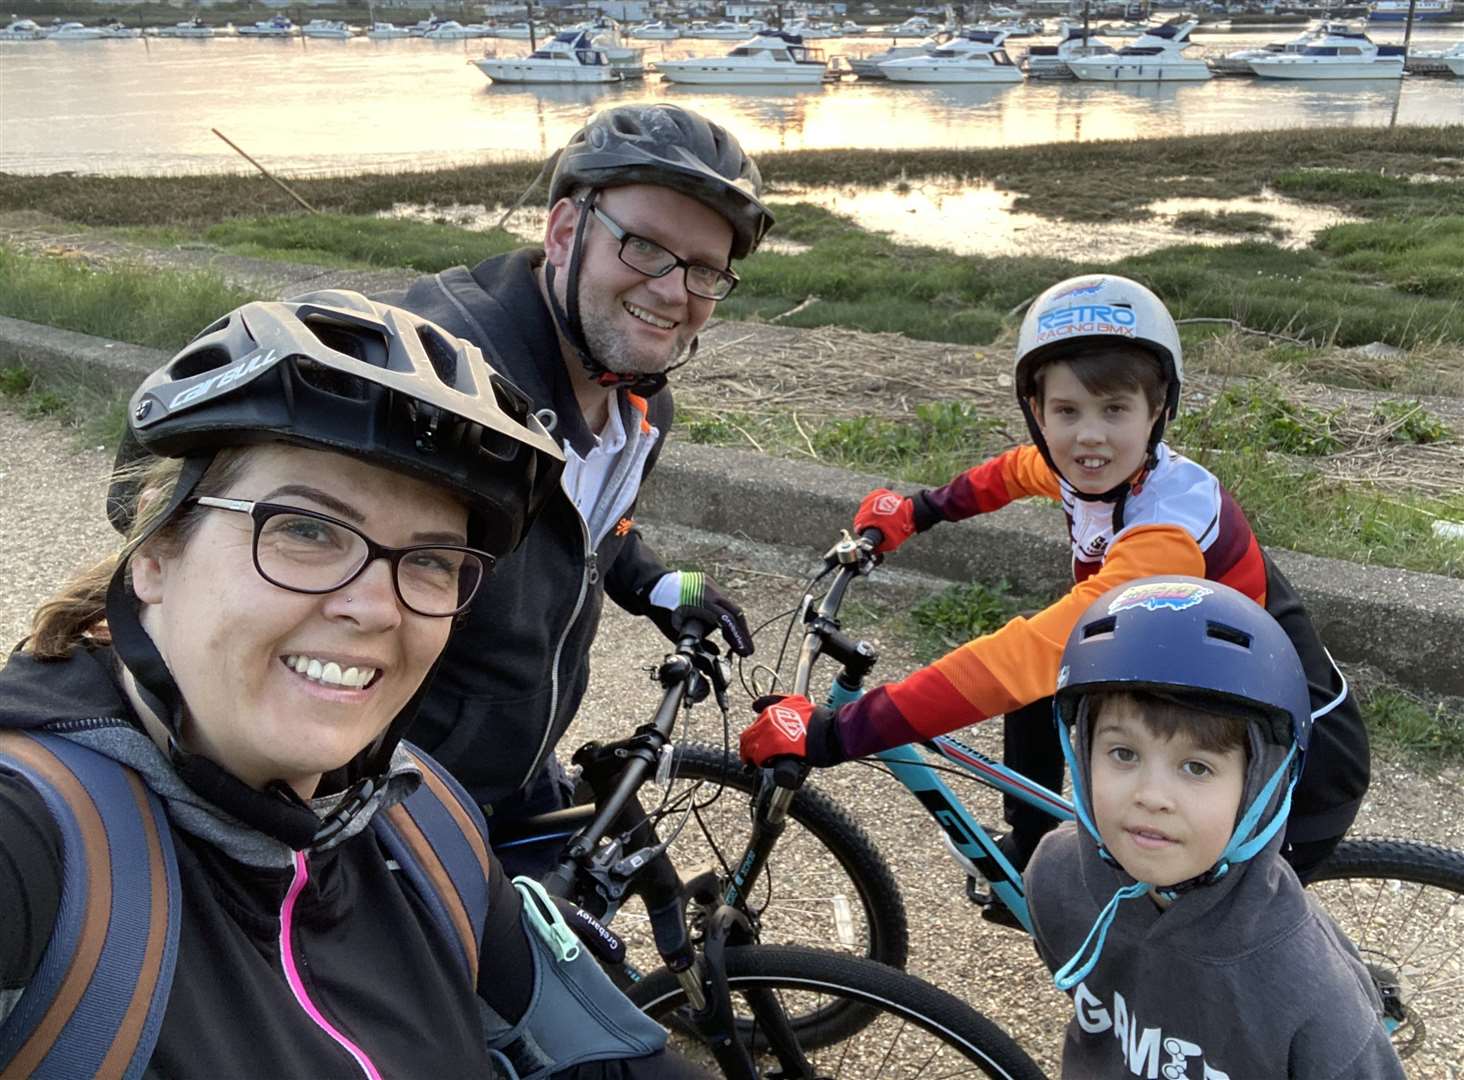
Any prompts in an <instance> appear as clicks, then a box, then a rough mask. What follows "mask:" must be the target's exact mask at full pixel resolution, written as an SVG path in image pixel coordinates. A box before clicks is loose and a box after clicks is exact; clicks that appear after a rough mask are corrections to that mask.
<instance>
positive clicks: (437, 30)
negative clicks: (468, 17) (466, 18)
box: [422, 19, 478, 41]
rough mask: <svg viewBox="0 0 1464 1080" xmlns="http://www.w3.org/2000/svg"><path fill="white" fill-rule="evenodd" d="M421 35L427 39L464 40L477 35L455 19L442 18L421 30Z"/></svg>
mask: <svg viewBox="0 0 1464 1080" xmlns="http://www.w3.org/2000/svg"><path fill="white" fill-rule="evenodd" d="M422 36H423V37H424V38H426V39H427V40H428V41H465V40H467V39H468V38H471V37H477V36H478V35H477V33H476V32H474V31H472V30H469V29H468V28H467V27H466V26H464V25H463V24H462V23H460V22H458V21H457V20H456V19H444V20H443V21H442V22H439V23H438V24H437V25H436V26H434V27H432V28H431V29H430V30H427V31H425V32H423V34H422Z"/></svg>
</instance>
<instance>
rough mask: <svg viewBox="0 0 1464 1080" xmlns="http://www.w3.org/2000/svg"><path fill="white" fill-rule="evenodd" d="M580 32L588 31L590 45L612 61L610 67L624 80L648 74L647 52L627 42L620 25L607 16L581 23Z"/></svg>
mask: <svg viewBox="0 0 1464 1080" xmlns="http://www.w3.org/2000/svg"><path fill="white" fill-rule="evenodd" d="M577 29H580V30H588V31H589V34H590V44H591V45H592V46H594V47H595V48H596V49H599V50H600V51H601V52H603V53H604V54H605V55H606V57H608V58H609V60H610V66H611V67H613V68H614V69H615V71H616V72H617V73H618V74H619V75H620V77H621V78H622V79H639V78H643V77H644V76H645V73H646V63H645V58H646V50H645V49H643V48H641V47H640V46H638V45H630V44H628V43H627V42H626V38H625V33H624V31H623V30H622V29H621V28H620V24H619V23H618V22H616V21H615V20H614V19H612V18H610V17H609V16H606V15H601V16H599V17H598V18H595V19H591V20H590V21H588V22H583V23H580V25H579V26H578V27H577Z"/></svg>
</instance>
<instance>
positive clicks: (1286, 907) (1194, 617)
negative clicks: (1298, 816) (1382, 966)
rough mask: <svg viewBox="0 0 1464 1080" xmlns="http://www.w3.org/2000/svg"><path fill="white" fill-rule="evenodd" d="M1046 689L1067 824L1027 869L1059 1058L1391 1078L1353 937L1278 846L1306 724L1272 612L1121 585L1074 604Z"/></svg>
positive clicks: (1182, 1072) (1189, 589) (1296, 677)
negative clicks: (1068, 773) (1051, 692)
mask: <svg viewBox="0 0 1464 1080" xmlns="http://www.w3.org/2000/svg"><path fill="white" fill-rule="evenodd" d="M1056 700H1057V714H1058V718H1059V720H1060V722H1061V736H1062V746H1063V752H1064V754H1065V756H1066V757H1067V760H1068V765H1069V766H1070V768H1071V769H1072V774H1073V802H1074V806H1075V809H1076V812H1077V818H1078V823H1077V824H1076V825H1065V826H1062V827H1061V828H1059V829H1057V830H1056V831H1055V832H1052V833H1050V834H1048V836H1047V837H1046V838H1045V839H1044V840H1043V841H1042V843H1041V845H1040V846H1039V847H1038V850H1037V853H1036V854H1035V855H1034V856H1033V858H1032V862H1031V865H1030V866H1029V867H1028V869H1027V875H1026V885H1027V896H1028V910H1029V912H1030V914H1031V916H1032V932H1033V936H1034V938H1035V939H1036V942H1037V950H1038V952H1039V953H1040V954H1041V956H1042V958H1043V960H1044V961H1045V962H1046V963H1047V965H1048V967H1050V968H1051V969H1052V970H1053V971H1054V972H1055V975H1054V982H1055V983H1056V984H1057V987H1058V989H1060V990H1064V991H1067V992H1069V993H1071V994H1072V996H1073V1019H1072V1022H1071V1023H1069V1024H1068V1030H1067V1037H1066V1039H1065V1040H1064V1043H1063V1054H1062V1075H1063V1076H1064V1077H1072V1078H1075V1080H1078V1078H1081V1080H1101V1078H1104V1077H1115V1078H1117V1077H1132V1076H1159V1075H1163V1076H1172V1077H1181V1076H1189V1077H1200V1076H1204V1077H1209V1078H1221V1077H1233V1078H1235V1080H1240V1078H1241V1077H1261V1076H1282V1075H1284V1076H1287V1077H1293V1078H1303V1077H1315V1078H1323V1077H1329V1078H1330V1077H1368V1078H1369V1080H1384V1078H1386V1077H1396V1078H1401V1077H1402V1076H1403V1067H1402V1065H1401V1063H1400V1062H1399V1061H1398V1056H1397V1054H1396V1053H1395V1052H1394V1050H1393V1047H1392V1046H1391V1045H1390V1043H1389V1039H1388V1034H1387V1032H1386V1031H1385V1030H1384V1027H1383V1025H1382V1023H1381V1022H1380V1019H1381V1015H1382V1001H1381V1000H1380V999H1379V997H1378V992H1377V989H1376V988H1375V987H1374V985H1373V980H1372V978H1371V977H1370V975H1369V974H1368V971H1367V969H1366V968H1365V967H1364V966H1363V964H1362V961H1361V959H1360V958H1359V957H1358V954H1357V950H1356V949H1355V948H1353V946H1352V945H1351V943H1350V942H1348V941H1347V939H1346V938H1345V937H1344V936H1343V934H1342V933H1341V932H1340V931H1339V930H1338V929H1337V927H1336V926H1335V925H1334V924H1333V923H1332V921H1331V920H1330V919H1329V918H1328V917H1327V915H1326V913H1325V912H1324V911H1323V910H1322V908H1321V906H1320V905H1319V904H1318V903H1317V902H1316V900H1315V899H1313V898H1312V896H1311V895H1310V894H1309V893H1307V892H1306V891H1304V890H1303V889H1302V887H1301V884H1300V882H1299V881H1298V880H1297V877H1296V874H1295V873H1294V872H1293V871H1292V870H1291V869H1290V868H1289V867H1288V866H1287V865H1286V864H1285V862H1284V861H1283V860H1282V859H1281V858H1280V857H1279V853H1278V849H1279V848H1280V846H1281V828H1282V826H1283V825H1284V823H1285V820H1286V814H1287V810H1288V809H1289V807H1290V806H1291V801H1292V791H1293V787H1294V785H1295V783H1296V776H1297V772H1298V771H1299V762H1300V758H1301V755H1302V754H1303V752H1305V751H1306V749H1307V746H1308V744H1309V742H1310V737H1311V734H1312V730H1313V728H1312V716H1311V709H1312V706H1311V695H1310V692H1309V689H1308V686H1307V676H1306V673H1305V672H1304V671H1303V670H1302V666H1301V660H1300V658H1299V657H1298V656H1297V654H1296V650H1295V649H1294V648H1293V647H1292V644H1291V642H1290V640H1288V638H1287V635H1286V632H1285V631H1284V630H1282V629H1281V627H1280V626H1278V625H1277V623H1276V621H1275V620H1274V619H1272V618H1271V617H1270V616H1269V615H1267V614H1266V612H1265V611H1264V610H1263V609H1262V608H1260V607H1259V606H1258V605H1256V604H1255V603H1253V602H1252V601H1251V600H1250V599H1249V598H1247V597H1246V596H1245V595H1243V594H1242V593H1239V592H1237V591H1235V590H1234V589H1230V588H1227V587H1226V586H1224V585H1221V584H1219V583H1218V582H1215V581H1210V580H1204V579H1201V578H1194V577H1184V576H1181V575H1171V576H1165V577H1158V578H1144V579H1140V580H1138V581H1133V582H1129V583H1127V584H1124V585H1120V586H1118V587H1117V588H1115V589H1111V590H1109V591H1108V592H1107V593H1106V594H1104V595H1103V596H1102V597H1100V598H1099V599H1098V601H1097V602H1096V603H1094V604H1093V606H1092V607H1090V608H1088V610H1087V611H1086V612H1084V613H1083V614H1082V615H1081V616H1080V617H1079V619H1078V622H1077V625H1076V626H1075V627H1074V628H1073V632H1072V634H1071V636H1070V637H1069V638H1068V640H1067V647H1066V648H1065V649H1064V651H1063V654H1062V664H1061V667H1060V668H1059V673H1058V691H1057V695H1056ZM1300 971H1305V972H1306V979H1305V990H1304V992H1303V991H1300V990H1298V989H1297V988H1296V973H1297V972H1300ZM1280 987H1286V988H1287V990H1286V992H1282V993H1271V992H1267V989H1266V988H1280ZM1161 1067H1162V1070H1163V1071H1162V1073H1161V1072H1160V1069H1161Z"/></svg>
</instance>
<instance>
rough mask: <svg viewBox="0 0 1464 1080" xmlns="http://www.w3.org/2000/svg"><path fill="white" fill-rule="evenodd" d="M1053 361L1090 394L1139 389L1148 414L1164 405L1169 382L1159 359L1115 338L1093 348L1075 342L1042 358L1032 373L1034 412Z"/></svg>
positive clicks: (1041, 396) (1041, 398) (1116, 392)
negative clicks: (1064, 367) (1035, 402)
mask: <svg viewBox="0 0 1464 1080" xmlns="http://www.w3.org/2000/svg"><path fill="white" fill-rule="evenodd" d="M1054 364H1066V365H1067V366H1068V368H1069V369H1070V370H1071V371H1072V373H1073V377H1074V378H1076V379H1077V380H1078V382H1080V383H1082V384H1083V389H1085V390H1087V391H1088V393H1090V394H1098V395H1105V394H1122V393H1125V392H1127V391H1131V390H1140V391H1142V392H1143V394H1144V400H1145V401H1146V402H1147V403H1148V405H1149V411H1150V412H1151V413H1152V412H1156V411H1157V410H1159V409H1160V408H1162V407H1163V406H1164V401H1165V394H1166V392H1167V391H1168V389H1169V383H1168V381H1167V380H1166V379H1165V378H1164V368H1163V366H1162V365H1161V364H1160V363H1159V358H1158V357H1157V356H1155V355H1154V354H1153V353H1151V352H1150V351H1149V350H1148V349H1142V348H1139V347H1138V346H1136V345H1129V344H1127V343H1125V342H1122V341H1118V342H1112V343H1110V344H1103V345H1098V346H1096V347H1094V346H1086V347H1085V346H1082V345H1075V346H1074V347H1073V348H1072V349H1071V350H1066V351H1063V352H1059V353H1056V354H1055V355H1053V356H1050V357H1048V358H1046V359H1044V360H1043V361H1042V362H1041V363H1040V364H1038V366H1037V370H1036V371H1034V372H1032V385H1033V388H1034V391H1035V392H1034V395H1033V396H1034V397H1035V398H1036V399H1037V409H1036V410H1034V411H1037V412H1041V409H1042V401H1043V392H1044V384H1045V383H1046V381H1047V372H1048V370H1049V369H1050V368H1051V367H1052V365H1054Z"/></svg>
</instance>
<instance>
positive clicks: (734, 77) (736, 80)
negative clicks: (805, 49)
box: [656, 60, 826, 86]
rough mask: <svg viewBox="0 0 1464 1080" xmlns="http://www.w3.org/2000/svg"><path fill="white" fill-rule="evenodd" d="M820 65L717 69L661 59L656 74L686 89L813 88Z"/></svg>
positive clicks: (819, 75)
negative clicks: (738, 87) (724, 87)
mask: <svg viewBox="0 0 1464 1080" xmlns="http://www.w3.org/2000/svg"><path fill="white" fill-rule="evenodd" d="M825 70H826V69H825V68H824V66H823V65H822V64H808V65H806V66H805V65H802V64H799V65H794V64H778V65H776V66H770V67H768V68H750V67H749V68H730V67H718V66H715V65H713V64H707V63H704V62H702V61H690V62H688V61H682V60H663V61H662V62H660V63H659V64H657V65H656V71H657V72H659V73H660V76H661V78H663V79H665V80H666V81H667V82H673V83H685V84H686V85H688V86H817V85H818V84H819V83H821V82H823V79H824V72H825Z"/></svg>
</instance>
